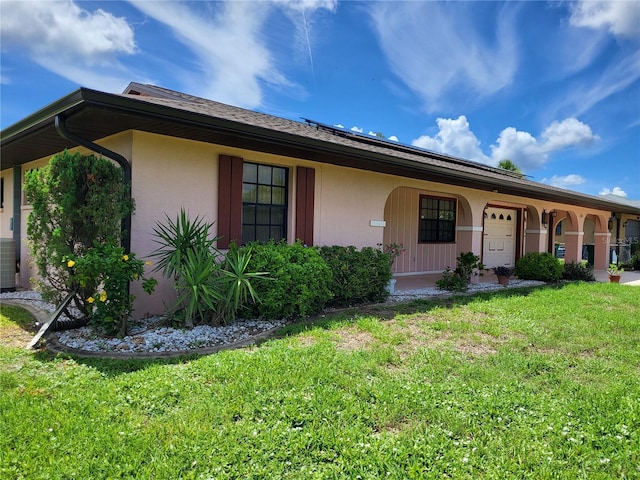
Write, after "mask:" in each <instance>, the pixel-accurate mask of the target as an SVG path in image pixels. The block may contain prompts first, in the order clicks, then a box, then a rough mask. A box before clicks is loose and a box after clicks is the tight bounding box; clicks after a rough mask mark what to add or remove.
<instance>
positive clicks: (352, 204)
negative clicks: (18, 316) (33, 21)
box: [0, 131, 611, 317]
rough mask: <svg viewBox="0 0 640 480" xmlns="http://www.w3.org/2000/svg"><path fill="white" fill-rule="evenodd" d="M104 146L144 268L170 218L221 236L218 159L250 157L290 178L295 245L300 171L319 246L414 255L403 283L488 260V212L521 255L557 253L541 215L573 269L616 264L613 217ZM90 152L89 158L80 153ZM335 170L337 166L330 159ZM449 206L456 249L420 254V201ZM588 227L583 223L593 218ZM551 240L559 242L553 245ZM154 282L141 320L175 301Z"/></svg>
mask: <svg viewBox="0 0 640 480" xmlns="http://www.w3.org/2000/svg"><path fill="white" fill-rule="evenodd" d="M98 143H100V144H101V145H104V146H105V147H107V148H109V149H111V150H114V151H116V152H117V153H119V154H121V155H123V156H124V157H125V158H127V159H128V160H129V161H130V162H131V164H132V194H133V197H134V200H135V203H136V210H135V212H134V215H133V219H132V220H133V221H132V232H131V237H132V245H131V247H132V251H133V252H135V253H136V254H137V255H138V257H139V258H143V259H146V257H147V256H148V255H149V254H150V253H151V252H152V251H153V250H154V249H155V248H156V244H155V243H154V241H153V239H154V236H153V229H154V228H155V227H156V224H157V223H158V222H164V220H165V218H166V216H169V217H170V218H172V219H175V218H176V216H177V215H178V213H179V212H180V209H181V208H184V209H185V210H187V211H188V213H189V216H190V217H191V218H195V217H196V216H199V217H201V218H202V219H204V220H205V221H207V222H212V223H213V224H214V225H213V229H212V232H211V235H212V236H215V235H216V234H217V225H216V221H217V212H218V204H217V202H218V170H219V160H218V159H219V157H220V155H231V156H238V157H242V158H243V159H244V160H245V161H250V162H255V163H261V164H269V165H277V166H283V167H288V168H289V192H288V194H289V195H288V198H289V208H288V220H287V224H288V228H287V231H288V240H289V242H293V241H294V240H295V238H294V235H295V233H294V232H295V215H294V212H295V208H296V205H295V201H296V195H295V185H296V168H295V167H297V166H303V167H308V168H313V169H314V170H315V189H314V205H315V207H314V243H315V244H316V245H354V246H355V247H357V248H362V247H365V246H372V247H375V246H376V245H378V244H380V243H391V242H395V243H402V244H403V245H404V246H405V248H406V251H405V252H404V253H403V254H402V255H401V256H400V257H399V258H398V259H397V260H396V264H395V267H394V269H395V273H396V274H399V275H402V274H415V273H427V272H441V271H442V270H444V269H445V268H446V267H447V266H455V259H456V257H457V255H458V254H459V253H461V252H465V251H472V252H474V253H475V254H476V255H480V254H481V253H482V251H483V248H482V246H483V225H484V217H483V213H484V209H485V208H486V207H487V206H493V207H499V208H510V209H514V210H516V211H518V212H520V213H519V215H520V217H521V225H520V231H519V235H520V237H521V238H520V240H519V250H520V251H519V254H523V253H525V252H528V251H546V250H547V248H548V246H549V245H552V244H553V241H554V239H553V233H554V229H553V228H552V227H551V225H549V226H547V225H542V224H541V220H540V217H541V213H542V212H543V211H546V212H552V211H553V212H556V214H557V215H556V222H557V221H559V220H561V219H564V222H563V232H564V234H565V236H566V238H568V239H569V241H568V242H567V253H566V258H567V260H572V259H576V260H579V259H580V257H581V251H582V245H583V243H584V242H585V241H587V240H591V239H593V242H594V243H595V244H596V265H595V267H596V268H605V267H606V266H607V264H608V251H609V244H610V233H609V231H608V230H607V221H608V219H609V216H610V215H611V213H610V212H606V211H594V210H590V209H587V208H582V207H574V206H570V205H563V204H561V203H551V202H545V201H540V200H530V199H527V198H523V197H516V196H513V195H505V194H501V193H500V192H488V191H480V190H474V189H472V188H466V187H457V186H451V185H444V184H439V183H435V182H429V181H423V180H416V179H410V178H403V177H399V176H394V175H386V174H378V173H372V172H366V171H361V170H356V169H351V168H346V167H340V166H335V165H331V164H325V163H315V162H310V161H306V160H301V159H296V158H290V157H283V156H277V155H272V154H265V153H259V152H253V151H250V150H245V149H241V148H230V147H223V146H219V145H212V144H207V143H202V142H195V141H190V140H184V139H176V138H171V137H166V136H161V135H156V134H150V133H145V132H139V131H129V132H124V133H121V134H118V135H114V136H112V137H109V138H105V139H102V140H100V141H99V142H98ZM79 150H80V151H83V152H85V150H82V149H79ZM48 160H49V158H43V159H40V160H38V161H34V162H30V163H28V164H25V165H24V166H23V167H22V172H23V175H24V172H25V171H27V170H29V169H31V168H36V167H40V166H43V165H45V164H46V163H47V161H48ZM327 160H329V159H327ZM2 175H3V177H4V178H5V208H4V209H3V210H2V211H1V212H0V228H1V229H2V230H1V232H2V236H12V232H10V231H8V227H9V222H10V217H11V212H12V208H11V206H10V205H9V202H10V199H11V197H12V195H11V188H12V184H13V182H12V181H11V176H12V175H13V170H5V171H3V172H2ZM422 194H424V195H432V196H438V197H449V198H455V199H456V200H457V221H456V242H455V243H450V244H419V243H418V227H419V198H420V195H422ZM20 208H21V210H22V226H21V232H22V239H23V240H22V255H21V264H22V270H21V273H20V277H19V278H20V280H19V285H20V286H22V287H29V277H30V276H31V275H32V274H33V272H32V271H31V270H30V269H29V267H28V261H27V260H28V246H27V240H26V239H27V237H26V225H27V216H28V214H29V213H30V211H31V208H30V207H29V206H28V205H21V207H20ZM587 217H588V218H589V220H588V221H585V218H587ZM550 236H551V237H550ZM152 269H153V267H148V269H147V273H148V274H150V275H153V276H155V277H156V278H157V279H158V280H159V281H160V283H159V286H158V289H157V291H156V293H155V294H154V295H153V296H148V295H147V294H145V293H144V292H142V289H141V288H140V285H139V284H137V283H134V284H133V285H132V293H133V294H134V295H136V297H137V301H136V311H135V316H137V317H140V316H143V315H145V314H148V313H149V314H152V313H159V312H162V311H163V310H164V308H165V304H171V302H172V301H173V300H174V299H175V294H174V292H173V287H172V283H171V281H170V280H168V279H163V278H162V277H161V276H160V274H159V273H157V272H156V273H153V272H152V271H151V270H152Z"/></svg>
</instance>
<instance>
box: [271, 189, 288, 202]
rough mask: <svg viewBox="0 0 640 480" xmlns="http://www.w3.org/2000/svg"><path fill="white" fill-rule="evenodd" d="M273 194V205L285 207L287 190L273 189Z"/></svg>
mask: <svg viewBox="0 0 640 480" xmlns="http://www.w3.org/2000/svg"><path fill="white" fill-rule="evenodd" d="M272 192H273V198H272V199H271V203H273V204H274V205H284V203H285V193H286V190H285V189H284V188H282V187H273V190H272Z"/></svg>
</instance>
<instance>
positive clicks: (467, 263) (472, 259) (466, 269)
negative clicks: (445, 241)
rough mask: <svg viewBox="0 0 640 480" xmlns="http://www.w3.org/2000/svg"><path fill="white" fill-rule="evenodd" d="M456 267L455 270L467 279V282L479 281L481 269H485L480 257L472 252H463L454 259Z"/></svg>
mask: <svg viewBox="0 0 640 480" xmlns="http://www.w3.org/2000/svg"><path fill="white" fill-rule="evenodd" d="M456 260H457V261H458V267H457V268H456V270H458V271H459V272H460V274H461V275H462V276H463V277H464V278H466V279H467V283H479V282H480V276H481V275H482V271H483V270H484V269H485V267H484V265H483V264H482V262H480V257H479V256H477V255H474V254H473V252H463V253H461V254H460V255H458V258H457V259H456Z"/></svg>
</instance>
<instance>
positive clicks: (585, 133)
mask: <svg viewBox="0 0 640 480" xmlns="http://www.w3.org/2000/svg"><path fill="white" fill-rule="evenodd" d="M540 138H541V140H542V147H543V149H544V150H545V151H547V152H553V151H556V150H562V149H564V148H567V147H573V146H579V145H591V144H592V143H593V142H594V141H596V140H599V139H600V137H598V136H597V135H594V134H593V132H592V131H591V127H590V126H589V125H587V124H585V123H582V122H581V121H579V120H578V119H576V118H567V119H565V120H563V121H562V122H558V121H553V122H551V124H550V125H549V126H548V127H547V128H545V129H544V131H543V132H542V134H541V135H540Z"/></svg>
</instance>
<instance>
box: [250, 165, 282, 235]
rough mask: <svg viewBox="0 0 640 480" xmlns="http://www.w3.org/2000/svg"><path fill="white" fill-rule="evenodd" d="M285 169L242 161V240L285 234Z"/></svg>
mask: <svg viewBox="0 0 640 480" xmlns="http://www.w3.org/2000/svg"><path fill="white" fill-rule="evenodd" d="M287 180H288V179H287V169H286V168H282V167H274V166H271V165H258V164H256V163H249V162H244V164H243V167H242V242H243V243H247V242H252V241H259V242H267V241H269V240H271V239H273V240H275V241H279V240H284V239H286V238H287V203H288V202H287Z"/></svg>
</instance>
